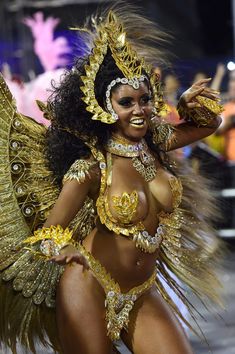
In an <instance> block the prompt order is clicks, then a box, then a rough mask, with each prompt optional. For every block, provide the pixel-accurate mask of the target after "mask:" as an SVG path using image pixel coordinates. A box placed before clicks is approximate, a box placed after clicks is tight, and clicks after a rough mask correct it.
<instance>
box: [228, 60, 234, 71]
mask: <svg viewBox="0 0 235 354" xmlns="http://www.w3.org/2000/svg"><path fill="white" fill-rule="evenodd" d="M227 69H228V70H230V71H233V70H235V63H234V61H229V62H228V64H227Z"/></svg>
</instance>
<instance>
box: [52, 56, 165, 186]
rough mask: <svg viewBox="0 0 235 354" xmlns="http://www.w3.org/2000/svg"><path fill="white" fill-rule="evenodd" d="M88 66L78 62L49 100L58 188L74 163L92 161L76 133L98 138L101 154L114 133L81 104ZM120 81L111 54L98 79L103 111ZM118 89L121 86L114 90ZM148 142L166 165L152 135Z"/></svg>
mask: <svg viewBox="0 0 235 354" xmlns="http://www.w3.org/2000/svg"><path fill="white" fill-rule="evenodd" d="M87 63H88V58H85V59H79V60H77V62H76V64H75V66H74V68H73V70H71V71H68V72H67V73H65V75H64V77H63V79H62V82H61V83H60V85H59V86H55V85H54V92H53V94H52V95H51V97H50V98H49V104H50V107H51V110H52V116H53V119H52V124H51V126H50V128H49V129H48V132H47V151H46V153H47V158H48V161H49V168H50V169H51V170H52V172H53V173H54V176H55V179H56V182H57V183H58V185H61V182H62V179H63V176H64V174H65V173H66V171H67V170H68V169H69V167H70V166H71V164H72V163H73V162H74V161H75V160H77V159H84V158H89V157H90V155H91V152H90V149H89V148H88V146H87V145H86V144H85V143H84V140H82V138H79V137H78V136H76V134H75V132H76V133H78V134H79V135H80V136H89V138H90V139H92V138H96V141H97V143H96V147H97V148H98V149H99V150H101V151H102V150H103V149H104V146H105V145H106V143H107V141H108V139H109V138H110V136H111V134H112V131H113V130H114V126H113V124H110V125H109V124H105V123H102V122H100V121H96V120H92V119H91V117H92V114H91V113H90V112H88V111H86V104H85V102H84V101H83V100H82V97H83V96H84V94H83V92H82V90H81V88H80V87H81V86H82V85H83V82H82V80H81V76H82V75H85V74H86V73H85V65H86V64H87ZM144 74H146V73H144ZM117 77H120V78H122V77H124V76H123V73H122V72H121V70H120V69H119V68H118V67H117V65H116V63H115V61H114V59H113V57H112V54H111V51H110V50H108V52H107V54H106V55H105V58H104V61H103V63H102V64H101V66H100V69H99V71H98V73H97V76H96V79H95V95H96V99H97V101H98V103H99V105H100V106H101V107H103V108H105V102H104V98H105V93H106V90H107V86H108V85H109V84H110V82H111V81H112V80H115V79H116V78H117ZM117 88H118V84H117V85H115V88H114V90H116V89H117ZM66 129H67V130H69V131H70V132H68V131H66ZM73 132H74V134H73ZM146 141H147V144H148V145H149V147H150V148H151V150H153V151H154V152H155V153H156V154H157V156H158V158H159V160H160V161H161V162H162V163H163V164H164V161H163V160H164V159H162V158H161V154H160V150H159V148H158V147H157V146H156V145H154V144H153V143H152V135H151V132H148V133H147V134H146Z"/></svg>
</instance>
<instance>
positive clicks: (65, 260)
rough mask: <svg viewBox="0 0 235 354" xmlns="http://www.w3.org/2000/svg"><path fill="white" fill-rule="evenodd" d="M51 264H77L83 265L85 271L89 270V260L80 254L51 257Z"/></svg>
mask: <svg viewBox="0 0 235 354" xmlns="http://www.w3.org/2000/svg"><path fill="white" fill-rule="evenodd" d="M49 261H51V262H55V263H57V264H59V265H66V264H69V263H73V262H75V263H77V264H81V265H83V267H84V268H85V269H89V265H88V263H87V260H86V258H85V257H83V256H82V255H81V254H80V253H78V252H76V253H71V254H69V255H66V254H60V255H58V256H54V257H51V258H50V259H49Z"/></svg>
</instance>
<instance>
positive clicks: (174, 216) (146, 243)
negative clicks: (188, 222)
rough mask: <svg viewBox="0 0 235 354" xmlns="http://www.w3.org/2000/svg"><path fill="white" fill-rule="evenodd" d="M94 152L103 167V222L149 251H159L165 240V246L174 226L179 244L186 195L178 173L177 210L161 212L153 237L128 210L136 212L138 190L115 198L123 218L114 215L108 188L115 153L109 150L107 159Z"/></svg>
mask: <svg viewBox="0 0 235 354" xmlns="http://www.w3.org/2000/svg"><path fill="white" fill-rule="evenodd" d="M108 146H109V148H107V150H109V151H110V143H109V144H108ZM133 151H136V149H135V148H133ZM131 153H132V152H131ZM93 155H94V157H95V158H96V159H97V160H98V161H99V165H100V170H101V187H100V193H99V197H98V199H97V202H96V206H97V214H98V216H99V218H100V221H101V223H102V224H104V225H105V226H106V227H107V228H108V229H109V230H110V231H113V232H115V233H116V234H121V235H123V236H126V237H130V238H132V240H133V241H134V242H135V245H136V247H138V248H140V249H141V250H142V251H144V252H147V253H153V252H155V251H156V250H157V249H158V248H159V246H160V244H161V243H162V244H163V247H164V243H166V242H167V238H168V236H169V235H170V233H169V230H172V227H173V228H174V235H173V237H174V238H175V242H176V243H178V242H179V238H180V233H179V232H178V231H177V229H179V228H180V225H181V224H180V222H179V221H180V217H179V214H180V212H179V210H178V206H179V204H180V202H181V197H182V185H181V182H180V180H178V179H177V178H176V177H174V176H172V177H171V178H170V180H169V183H170V187H171V190H172V195H173V211H172V212H171V213H167V212H164V211H162V212H160V213H159V214H158V218H159V226H158V228H157V230H156V233H155V235H154V236H151V235H150V234H149V233H148V231H147V230H146V229H145V226H144V224H143V222H142V221H139V222H137V223H131V222H130V215H128V216H126V215H127V213H126V211H127V210H128V209H129V212H130V214H132V215H133V214H134V211H135V208H136V204H137V195H136V191H133V192H132V193H130V194H128V193H127V192H124V193H123V194H122V195H121V196H120V197H113V198H114V204H115V203H116V209H115V210H116V211H118V215H119V220H117V219H116V218H115V217H114V216H113V215H112V213H111V211H110V207H109V202H108V199H107V193H106V189H107V186H108V183H109V182H108V179H109V164H110V159H111V153H110V152H107V158H105V156H104V155H103V154H102V153H101V152H98V153H97V150H96V151H95V154H93ZM115 198H116V199H115ZM122 204H123V208H122ZM120 216H121V217H120ZM120 219H121V220H120ZM121 221H122V222H121ZM125 221H126V222H125ZM168 229H169V230H168ZM170 237H171V236H170Z"/></svg>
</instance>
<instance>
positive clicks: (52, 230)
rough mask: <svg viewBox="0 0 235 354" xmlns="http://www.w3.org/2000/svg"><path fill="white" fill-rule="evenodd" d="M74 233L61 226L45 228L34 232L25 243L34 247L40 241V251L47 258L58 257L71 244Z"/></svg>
mask: <svg viewBox="0 0 235 354" xmlns="http://www.w3.org/2000/svg"><path fill="white" fill-rule="evenodd" d="M72 235H73V232H72V231H70V230H69V228H66V229H65V230H64V229H63V228H62V227H61V226H60V225H57V226H50V227H43V228H42V229H38V230H36V231H34V234H33V236H30V237H28V238H26V239H25V240H24V241H23V243H28V244H30V245H33V244H34V243H36V242H38V241H42V242H41V244H40V251H41V252H42V254H44V255H45V256H54V255H58V254H59V251H60V250H61V249H62V248H63V247H65V246H66V245H68V244H69V241H70V240H71V238H72Z"/></svg>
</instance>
